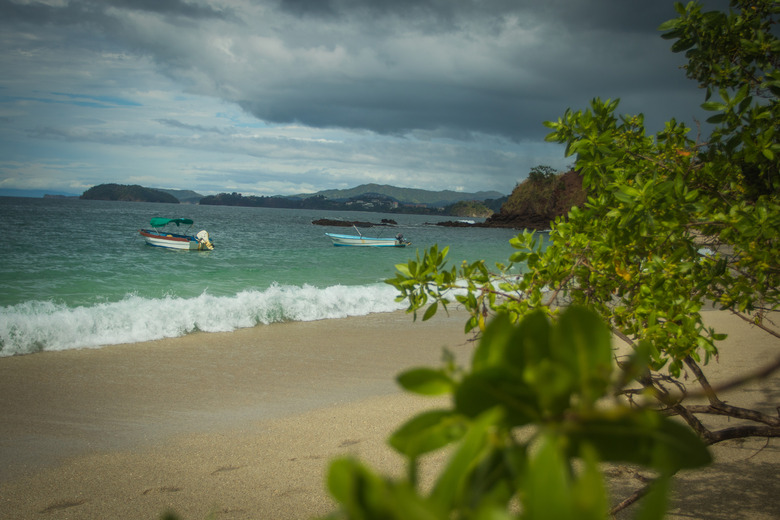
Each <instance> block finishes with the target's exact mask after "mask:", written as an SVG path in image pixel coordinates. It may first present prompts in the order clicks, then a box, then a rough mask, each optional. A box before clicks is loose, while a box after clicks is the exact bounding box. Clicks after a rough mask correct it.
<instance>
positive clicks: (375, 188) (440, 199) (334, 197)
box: [0, 184, 507, 207]
mask: <svg viewBox="0 0 780 520" xmlns="http://www.w3.org/2000/svg"><path fill="white" fill-rule="evenodd" d="M125 188H130V186H124V185H121V184H101V185H98V186H94V187H93V188H90V189H89V190H87V191H86V192H84V193H85V194H88V196H87V197H84V194H82V195H81V197H82V198H100V199H103V200H119V197H118V196H116V195H115V193H116V192H119V191H120V190H121V191H126V189H125ZM133 188H135V190H136V191H139V190H140V189H141V188H143V189H149V190H156V191H159V192H163V193H167V194H169V195H172V196H173V197H175V198H176V199H177V200H178V201H179V202H181V203H185V204H198V202H199V201H200V200H201V199H202V198H204V195H201V194H200V193H198V192H195V191H192V190H171V189H163V188H149V187H141V186H133ZM96 192H97V193H96ZM139 192H140V191H139ZM92 194H97V196H94V195H92ZM46 195H48V196H58V197H63V196H65V197H78V195H73V194H70V193H63V192H58V191H44V190H0V196H11V197H14V196H15V197H43V196H46ZM366 196H369V197H376V196H379V197H385V198H389V199H393V200H395V201H397V202H399V203H401V204H420V205H425V206H428V207H445V206H450V205H452V204H455V203H456V202H461V201H485V200H488V201H491V200H499V199H505V198H506V197H507V196H506V195H504V194H503V193H500V192H497V191H479V192H476V193H467V192H461V191H453V190H442V191H428V190H421V189H416V188H399V187H397V186H390V185H387V184H361V185H360V186H356V187H354V188H349V189H344V190H335V189H334V190H322V191H318V192H316V193H301V194H298V195H277V196H275V197H273V198H279V199H291V200H305V199H310V198H312V197H318V198H321V199H322V198H324V199H328V200H331V201H334V202H343V201H347V200H350V199H355V198H359V197H366ZM136 200H143V197H138V198H136Z"/></svg>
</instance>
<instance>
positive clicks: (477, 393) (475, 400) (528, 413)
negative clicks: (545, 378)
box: [455, 366, 541, 426]
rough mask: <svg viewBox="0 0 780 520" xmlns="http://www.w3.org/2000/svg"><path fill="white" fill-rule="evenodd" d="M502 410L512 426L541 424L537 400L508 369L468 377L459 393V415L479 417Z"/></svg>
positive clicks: (498, 368)
mask: <svg viewBox="0 0 780 520" xmlns="http://www.w3.org/2000/svg"><path fill="white" fill-rule="evenodd" d="M494 407H498V408H500V409H501V410H503V412H504V413H505V414H506V420H507V422H508V424H509V425H511V426H521V425H523V424H528V423H529V422H533V421H535V420H539V418H540V416H541V413H540V412H541V411H540V408H539V404H538V399H537V396H536V394H535V392H534V390H533V388H531V387H530V386H529V385H527V384H526V383H525V382H523V380H522V379H521V377H520V373H519V372H517V371H516V370H512V369H510V368H509V367H506V366H497V367H490V368H486V369H484V370H481V371H479V372H474V373H472V374H469V375H468V376H466V377H465V378H464V379H463V381H462V382H461V384H460V385H459V386H458V388H457V389H456V391H455V408H456V410H457V411H458V412H460V413H462V414H464V415H466V416H468V417H476V416H478V415H480V414H482V413H484V412H485V411H487V410H490V409H492V408H494Z"/></svg>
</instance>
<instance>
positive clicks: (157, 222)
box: [149, 217, 192, 227]
mask: <svg viewBox="0 0 780 520" xmlns="http://www.w3.org/2000/svg"><path fill="white" fill-rule="evenodd" d="M149 224H151V226H152V227H162V226H165V225H166V224H176V225H177V226H178V225H179V224H187V225H188V226H191V225H192V219H189V218H159V217H154V218H153V219H152V220H150V221H149Z"/></svg>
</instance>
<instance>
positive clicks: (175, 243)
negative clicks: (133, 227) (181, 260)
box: [140, 229, 209, 251]
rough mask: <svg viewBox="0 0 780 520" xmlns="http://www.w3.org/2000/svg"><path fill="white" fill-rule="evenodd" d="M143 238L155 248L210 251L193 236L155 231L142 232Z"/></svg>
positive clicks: (145, 230) (144, 230) (146, 230)
mask: <svg viewBox="0 0 780 520" xmlns="http://www.w3.org/2000/svg"><path fill="white" fill-rule="evenodd" d="M140 233H141V236H142V237H144V240H145V241H146V243H147V244H148V245H150V246H154V247H165V248H168V249H181V250H184V251H208V250H209V248H208V247H207V246H206V244H203V243H201V242H199V241H198V239H197V238H196V237H194V236H192V235H179V234H176V233H164V232H162V231H155V230H153V229H142V230H140Z"/></svg>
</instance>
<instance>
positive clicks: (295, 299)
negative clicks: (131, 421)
mask: <svg viewBox="0 0 780 520" xmlns="http://www.w3.org/2000/svg"><path fill="white" fill-rule="evenodd" d="M397 295H398V292H397V291H396V289H394V288H393V287H391V286H389V285H386V284H374V285H363V286H345V285H334V286H330V287H325V288H317V287H313V286H310V285H303V286H282V285H272V286H271V287H269V288H268V289H266V290H263V291H256V290H247V291H242V292H239V293H238V294H236V295H234V296H213V295H210V294H208V293H206V292H204V293H203V294H201V295H199V296H197V297H194V298H178V297H164V298H159V299H150V298H143V297H139V296H137V295H128V296H127V297H125V298H124V299H123V300H121V301H118V302H112V303H99V304H95V305H91V306H79V307H68V306H67V305H65V304H62V303H56V302H52V301H31V302H25V303H20V304H17V305H13V306H8V307H5V308H3V309H2V310H1V311H2V312H0V357H4V356H13V355H18V354H31V353H34V352H42V351H56V350H68V349H79V348H99V347H101V346H105V345H116V344H120V343H137V342H141V341H151V340H156V339H162V338H172V337H178V336H183V335H185V334H190V333H193V332H198V331H203V332H229V331H233V330H236V329H240V328H246V327H254V326H257V325H267V324H270V323H277V322H285V321H314V320H322V319H333V318H345V317H348V316H362V315H367V314H372V313H379V312H391V311H395V310H399V309H403V308H404V307H405V305H404V304H403V303H398V302H396V301H395V297H396V296H397Z"/></svg>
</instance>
